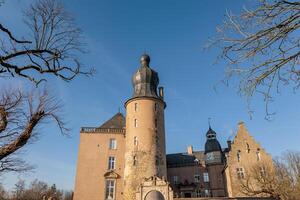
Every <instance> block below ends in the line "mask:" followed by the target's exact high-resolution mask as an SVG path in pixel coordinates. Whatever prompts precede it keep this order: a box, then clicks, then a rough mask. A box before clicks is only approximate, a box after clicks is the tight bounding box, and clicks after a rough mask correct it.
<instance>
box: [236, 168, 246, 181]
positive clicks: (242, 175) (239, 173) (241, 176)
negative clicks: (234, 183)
mask: <svg viewBox="0 0 300 200" xmlns="http://www.w3.org/2000/svg"><path fill="white" fill-rule="evenodd" d="M236 173H237V177H238V179H244V178H245V173H244V168H242V167H240V168H236Z"/></svg>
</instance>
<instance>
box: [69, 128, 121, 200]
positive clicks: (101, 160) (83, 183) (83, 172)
mask: <svg viewBox="0 0 300 200" xmlns="http://www.w3.org/2000/svg"><path fill="white" fill-rule="evenodd" d="M104 130H106V132H101V129H100V132H99V131H92V132H81V133H80V144H79V152H78V161H77V171H76V181H75V190H74V200H99V199H105V181H106V179H114V180H115V181H116V187H115V197H116V198H115V199H117V200H120V199H122V198H123V196H122V192H123V170H124V151H125V138H124V133H125V130H122V129H120V130H116V131H118V132H117V133H110V132H107V131H108V129H104ZM111 138H114V139H116V141H117V148H116V149H109V140H110V139H111ZM109 156H115V158H116V168H115V170H114V171H113V173H112V172H111V171H110V170H108V157H109Z"/></svg>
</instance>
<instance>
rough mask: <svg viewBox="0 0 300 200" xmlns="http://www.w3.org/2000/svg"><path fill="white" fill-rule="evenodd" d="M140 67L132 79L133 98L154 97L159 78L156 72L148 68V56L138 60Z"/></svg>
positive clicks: (156, 95) (157, 96) (145, 55)
mask: <svg viewBox="0 0 300 200" xmlns="http://www.w3.org/2000/svg"><path fill="white" fill-rule="evenodd" d="M140 63H141V66H140V68H139V69H138V70H137V72H136V73H135V74H134V75H133V77H132V84H133V87H134V93H133V98H135V97H156V98H161V97H160V96H159V95H158V94H157V86H158V84H159V78H158V74H157V72H156V71H154V70H153V69H151V68H150V66H149V63H150V56H149V55H147V54H144V55H142V56H141V58H140Z"/></svg>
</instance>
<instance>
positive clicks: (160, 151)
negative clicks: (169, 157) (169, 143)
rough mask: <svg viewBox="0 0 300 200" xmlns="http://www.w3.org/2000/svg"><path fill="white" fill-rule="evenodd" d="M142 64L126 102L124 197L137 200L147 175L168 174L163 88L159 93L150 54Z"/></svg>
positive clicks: (128, 199)
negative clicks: (138, 190) (137, 193)
mask: <svg viewBox="0 0 300 200" xmlns="http://www.w3.org/2000/svg"><path fill="white" fill-rule="evenodd" d="M140 63H141V66H140V67H139V69H138V70H137V72H136V73H135V74H134V75H133V77H132V83H133V88H134V92H133V95H132V97H131V98H130V99H129V100H128V101H127V102H126V103H125V108H126V148H125V170H124V180H125V181H124V199H126V200H134V199H135V194H136V192H137V189H138V186H139V185H140V184H141V183H142V182H143V180H145V179H146V178H149V177H153V176H157V177H160V178H163V177H167V169H166V150H165V126H164V109H165V106H166V104H165V102H164V100H163V91H162V89H161V91H160V92H159V94H158V91H157V90H158V88H157V87H158V84H159V78H158V74H157V72H155V71H154V70H153V69H151V68H150V66H149V63H150V57H149V56H148V55H143V56H142V57H141V59H140Z"/></svg>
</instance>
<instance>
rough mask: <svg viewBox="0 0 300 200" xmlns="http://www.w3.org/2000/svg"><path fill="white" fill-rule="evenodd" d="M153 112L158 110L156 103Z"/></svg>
mask: <svg viewBox="0 0 300 200" xmlns="http://www.w3.org/2000/svg"><path fill="white" fill-rule="evenodd" d="M154 110H155V111H157V110H158V104H157V103H155V104H154Z"/></svg>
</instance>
